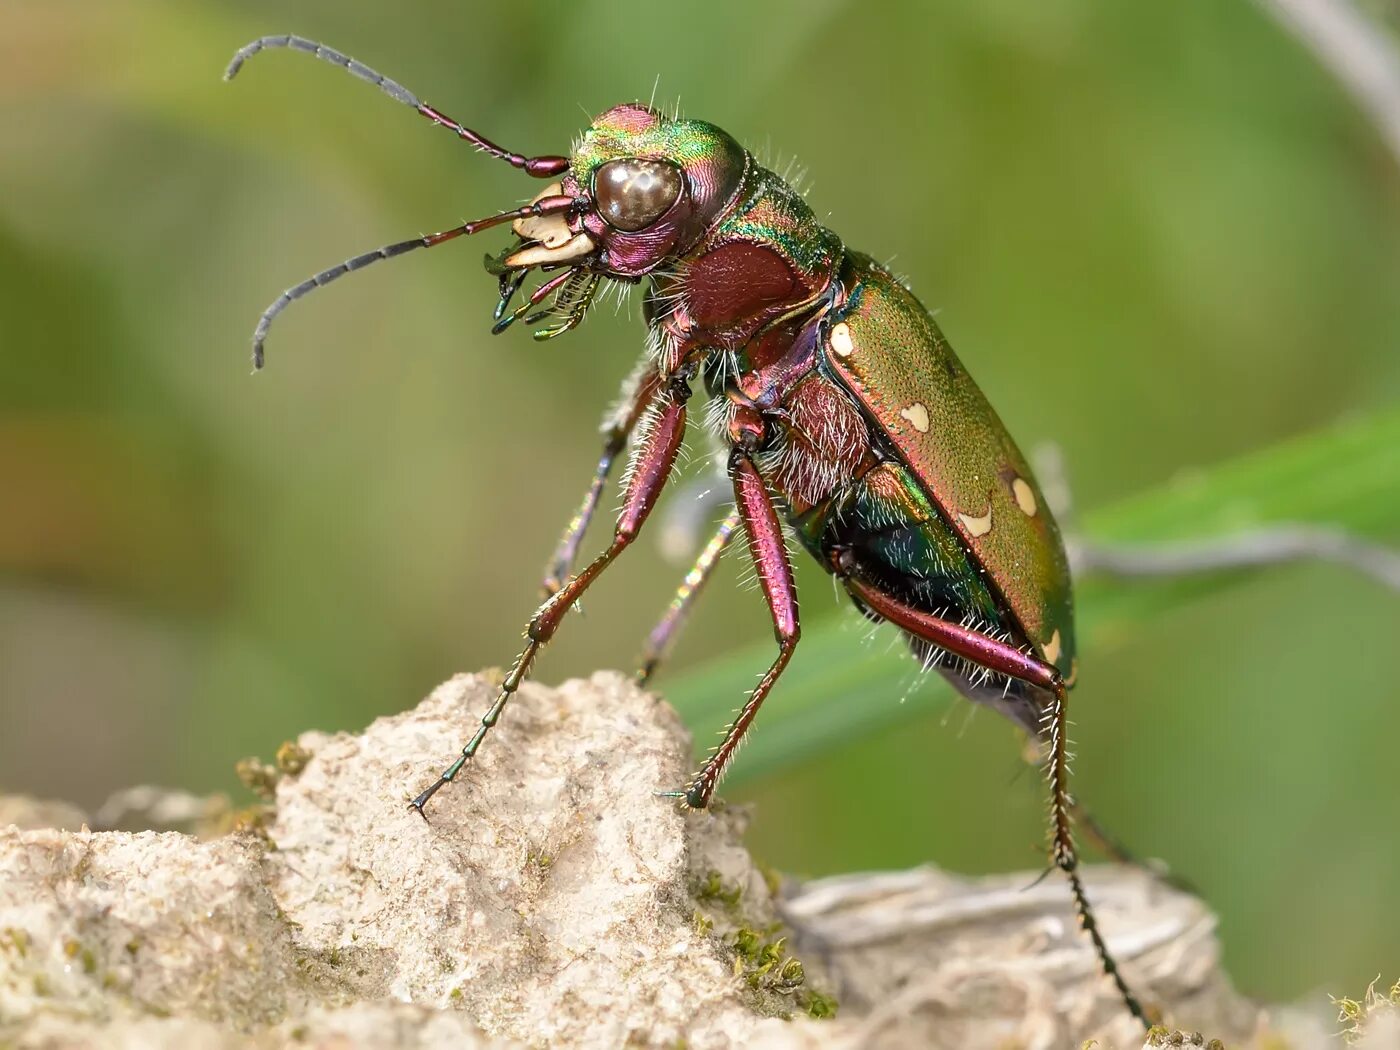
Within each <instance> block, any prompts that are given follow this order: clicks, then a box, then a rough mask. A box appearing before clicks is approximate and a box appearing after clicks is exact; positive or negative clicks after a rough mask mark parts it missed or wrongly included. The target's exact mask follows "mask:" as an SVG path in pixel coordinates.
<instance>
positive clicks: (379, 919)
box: [0, 674, 1315, 1050]
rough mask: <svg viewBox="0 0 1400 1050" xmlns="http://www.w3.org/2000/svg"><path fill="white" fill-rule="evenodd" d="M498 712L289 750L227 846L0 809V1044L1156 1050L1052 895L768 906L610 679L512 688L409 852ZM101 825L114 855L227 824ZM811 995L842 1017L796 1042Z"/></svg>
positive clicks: (1056, 886)
mask: <svg viewBox="0 0 1400 1050" xmlns="http://www.w3.org/2000/svg"><path fill="white" fill-rule="evenodd" d="M492 695H493V683H492V681H491V680H490V679H489V678H487V677H485V676H476V677H460V678H457V679H454V680H453V681H451V682H448V683H446V684H445V685H443V686H442V687H440V688H439V689H438V690H437V691H436V692H434V693H433V695H432V696H430V697H429V698H428V699H427V700H425V701H424V702H423V703H422V704H421V705H420V706H419V707H418V708H417V709H416V710H414V711H411V712H408V713H405V714H403V715H398V716H394V717H391V718H383V719H380V720H378V721H377V722H375V723H374V724H373V725H372V726H370V727H369V728H368V729H367V730H366V731H365V732H364V733H362V734H359V735H354V736H352V735H348V734H339V735H335V736H328V735H325V734H320V733H307V734H304V735H303V736H302V737H301V739H300V740H299V741H298V745H299V748H300V750H296V749H291V750H285V751H284V753H283V755H281V756H279V757H280V758H282V759H283V761H282V763H281V764H282V765H283V767H284V768H285V769H286V770H288V771H289V772H287V773H286V775H282V776H280V778H279V777H278V776H277V775H276V773H275V771H273V770H272V769H271V768H270V767H269V768H267V769H264V770H254V771H253V775H254V777H255V779H260V780H261V782H262V783H263V784H264V786H266V787H267V788H268V790H269V791H270V792H271V791H275V803H274V804H273V805H272V806H270V807H269V809H268V811H267V812H266V813H263V814H262V815H261V817H260V819H257V820H254V821H252V822H251V825H252V826H248V825H249V823H250V822H249V821H248V820H247V819H246V818H245V820H244V821H243V823H244V825H245V826H244V827H243V829H242V830H240V831H235V832H233V833H230V834H226V835H223V836H222V837H210V838H204V839H201V838H196V837H192V836H190V835H187V834H183V833H180V832H177V831H161V832H155V831H144V832H125V831H102V832H94V831H89V830H87V829H86V828H84V827H82V818H81V815H80V814H76V813H75V811H73V810H72V809H71V807H62V806H56V805H53V804H40V803H33V802H28V801H26V800H19V799H11V800H0V820H3V821H4V822H6V823H8V824H9V825H10V826H8V827H3V826H0V1047H4V1048H9V1047H11V1046H13V1047H20V1048H26V1050H28V1048H38V1047H45V1048H47V1047H55V1048H56V1047H86V1046H92V1047H96V1046H102V1047H143V1048H144V1047H157V1048H160V1047H181V1048H186V1047H188V1048H193V1050H202V1048H205V1047H208V1048H219V1050H222V1048H225V1047H229V1048H233V1047H238V1048H244V1047H259V1048H261V1047H283V1046H322V1047H336V1048H338V1050H339V1048H355V1047H365V1048H370V1047H375V1048H378V1047H386V1048H396V1047H403V1048H409V1047H413V1048H417V1047H430V1046H443V1045H451V1046H460V1047H468V1048H471V1047H505V1046H544V1045H549V1046H570V1047H585V1048H591V1047H619V1046H657V1047H673V1046H679V1045H684V1046H687V1047H691V1048H706V1047H715V1048H721V1047H740V1046H753V1047H772V1048H775V1050H784V1048H794V1050H796V1048H804V1047H852V1048H854V1047H906V1046H907V1047H915V1046H917V1047H933V1048H937V1047H957V1048H959V1050H977V1048H979V1047H998V1048H1010V1047H1024V1048H1032V1047H1035V1048H1058V1047H1078V1046H1079V1045H1080V1042H1081V1041H1082V1040H1083V1039H1086V1038H1090V1037H1095V1038H1098V1039H1099V1040H1100V1044H1099V1045H1100V1046H1101V1047H1102V1048H1104V1050H1107V1047H1109V1046H1119V1047H1129V1046H1132V1047H1136V1046H1138V1045H1141V1035H1140V1034H1139V1033H1137V1032H1135V1031H1134V1029H1133V1027H1132V1026H1131V1024H1129V1023H1125V1022H1124V1019H1123V1017H1122V1015H1121V1013H1120V1012H1119V1011H1117V1010H1116V1009H1115V1008H1114V1004H1113V1000H1112V997H1111V995H1110V994H1109V993H1108V991H1107V989H1105V987H1104V982H1103V981H1102V980H1101V979H1099V978H1097V977H1096V976H1095V973H1094V966H1093V958H1092V956H1091V954H1090V953H1089V951H1088V949H1087V947H1086V946H1085V945H1084V943H1083V941H1082V940H1081V939H1080V938H1079V937H1077V936H1076V935H1075V931H1074V927H1073V921H1072V916H1071V914H1070V912H1069V908H1068V900H1067V895H1066V894H1065V893H1064V891H1063V886H1062V885H1061V884H1060V882H1059V880H1058V879H1055V878H1051V879H1048V880H1046V881H1045V882H1043V883H1041V884H1040V885H1039V886H1037V887H1036V888H1035V889H1033V890H1024V889H1023V887H1025V886H1026V884H1027V882H1028V881H1029V879H1028V877H1026V876H1016V877H1012V878H1009V879H994V880H982V881H964V880H957V879H952V878H950V877H948V876H945V875H942V874H940V873H938V872H936V871H933V870H931V869H929V870H920V871H915V872H908V873H898V874H889V875H873V876H850V877H846V878H843V879H837V880H823V881H821V882H818V883H813V884H810V885H808V886H805V887H787V890H786V892H785V894H784V895H783V899H782V900H781V901H775V900H774V898H773V896H772V893H771V890H770V886H769V885H768V882H767V881H766V880H765V879H764V877H763V876H762V875H761V874H760V873H759V872H758V871H757V870H756V869H755V867H754V866H753V864H752V862H751V861H750V859H749V856H748V854H747V852H746V851H745V850H744V848H743V846H742V844H741V841H740V839H741V835H742V832H743V823H744V820H743V814H742V813H741V812H740V811H737V810H734V809H724V808H722V807H721V808H719V809H717V810H716V811H713V812H710V813H684V812H681V811H680V810H679V809H678V808H677V807H676V806H675V805H674V804H672V803H670V802H668V801H666V800H663V799H659V798H657V797H655V795H654V794H653V793H654V792H655V791H656V789H658V788H664V787H673V786H678V785H679V784H681V783H682V782H683V780H684V778H685V775H686V773H687V772H688V771H689V763H690V757H689V740H688V737H687V736H686V734H685V732H684V730H683V729H682V728H681V726H680V724H679V722H678V720H677V718H676V716H675V714H674V712H672V711H671V709H670V708H669V707H667V706H666V705H665V704H664V703H661V702H660V701H657V700H656V699H654V698H652V697H650V696H648V695H646V694H643V693H640V692H638V691H636V690H635V689H634V688H632V687H631V686H630V685H629V684H628V683H627V681H626V680H625V679H623V678H622V677H620V676H618V675H613V674H599V675H597V676H595V677H594V678H593V679H592V680H590V681H577V682H569V683H566V684H565V685H564V686H562V687H560V688H559V689H557V690H550V689H545V688H542V687H537V686H527V688H526V689H525V691H524V692H523V693H522V695H521V696H520V698H519V699H518V700H517V701H516V702H515V703H514V704H513V706H512V707H511V709H510V711H509V713H508V714H507V716H506V718H505V719H503V721H502V723H501V725H500V726H499V727H498V728H497V729H496V730H495V732H494V733H493V736H492V739H491V741H490V743H489V745H488V746H487V747H485V748H484V749H483V750H482V753H481V755H480V758H479V761H478V762H477V763H475V764H474V765H471V766H469V767H468V768H467V770H466V771H465V772H464V773H463V775H462V776H461V777H460V778H459V780H458V782H457V783H456V784H455V785H453V786H452V787H451V788H449V789H447V790H445V791H443V792H442V793H440V794H439V795H438V796H437V798H436V799H435V800H434V804H433V806H432V809H431V813H432V817H433V823H432V825H431V826H428V825H424V824H423V822H422V821H420V820H419V819H418V818H417V816H416V815H414V814H413V813H412V812H411V811H410V810H409V809H408V808H407V802H408V799H409V797H410V794H411V792H412V789H414V788H416V787H418V786H421V785H422V784H423V783H424V782H425V780H426V779H427V778H430V777H431V776H432V775H433V773H434V771H435V770H436V768H437V766H438V764H439V763H440V762H441V761H442V759H443V758H444V757H445V754H446V753H448V752H450V751H451V749H452V747H453V746H454V743H455V742H456V741H458V739H459V738H460V736H461V735H462V732H463V730H464V727H467V726H469V724H470V723H471V722H472V721H473V720H474V719H475V718H476V717H478V716H479V713H480V712H481V711H483V710H484V709H485V708H486V707H487V706H488V704H489V703H490V700H491V698H492ZM118 808H119V809H120V810H121V812H122V815H123V818H124V819H123V820H122V821H121V826H127V827H129V826H132V819H133V818H132V813H133V812H134V811H137V810H147V811H149V812H150V813H152V814H164V815H163V816H161V817H159V819H157V818H155V817H153V818H152V819H153V820H156V822H157V823H159V824H160V826H163V827H164V826H171V825H172V824H178V823H179V822H180V817H181V815H182V814H183V815H184V818H186V819H188V820H189V821H190V822H192V823H195V824H199V825H202V826H205V827H207V826H209V824H210V823H211V822H215V821H216V820H217V819H218V818H219V816H220V810H219V809H218V807H210V806H208V805H205V804H203V803H202V802H200V800H190V799H188V798H187V797H183V796H171V797H170V798H164V797H162V796H160V795H151V794H149V793H147V794H142V793H139V792H136V793H130V794H129V796H128V797H125V798H124V799H123V801H122V803H121V805H120V806H119V807H118ZM224 819H225V821H226V822H227V814H224ZM104 823H109V824H110V823H116V821H115V820H107V819H105V818H104ZM58 828H63V829H66V830H57V829H58ZM1090 891H1091V893H1093V894H1094V895H1095V897H1096V899H1097V900H1098V901H1099V904H1100V907H1101V909H1102V917H1103V920H1104V925H1105V928H1106V929H1107V930H1108V933H1109V937H1110V941H1111V942H1112V943H1113V944H1114V945H1115V946H1116V947H1117V948H1118V950H1119V951H1120V953H1121V955H1122V956H1123V957H1124V959H1125V960H1126V962H1127V966H1128V969H1129V972H1130V973H1131V974H1133V976H1134V977H1135V979H1137V980H1138V981H1139V982H1140V983H1141V985H1142V990H1143V991H1144V992H1146V993H1147V995H1148V996H1149V998H1151V999H1152V1000H1153V1001H1154V1002H1158V1003H1160V1004H1161V1005H1162V1006H1163V1007H1164V1009H1165V1010H1166V1012H1167V1017H1168V1019H1169V1020H1170V1021H1172V1022H1173V1023H1176V1024H1181V1025H1189V1026H1190V1027H1192V1028H1202V1029H1204V1030H1206V1031H1207V1034H1208V1035H1211V1036H1220V1037H1224V1038H1226V1039H1227V1040H1228V1041H1230V1045H1232V1046H1234V1045H1247V1043H1248V1042H1252V1041H1253V1036H1254V1035H1256V1034H1257V1033H1258V1032H1259V1031H1260V1030H1262V1029H1261V1025H1262V1024H1263V1023H1264V1022H1262V1021H1261V1015H1260V1013H1259V1011H1257V1010H1256V1009H1255V1008H1253V1007H1251V1006H1250V1005H1248V1004H1246V1003H1244V1002H1242V1001H1241V1000H1239V999H1238V998H1236V997H1235V996H1234V995H1233V994H1232V993H1231V992H1230V990H1229V987H1228V984H1227V982H1225V980H1224V979H1223V978H1222V977H1221V976H1220V975H1219V973H1218V971H1217V969H1216V952H1215V945H1214V941H1213V936H1212V931H1213V922H1212V920H1211V917H1210V915H1209V914H1208V913H1207V912H1206V911H1205V910H1204V908H1202V907H1201V906H1200V905H1199V904H1198V903H1197V902H1195V901H1194V900H1192V899H1190V898H1188V897H1184V896H1182V895H1180V894H1177V893H1174V892H1172V891H1169V890H1167V889H1165V888H1164V887H1161V886H1160V885H1158V884H1155V883H1154V882H1152V881H1151V880H1148V879H1144V878H1142V877H1140V876H1137V875H1135V874H1132V873H1128V872H1121V871H1112V870H1105V871H1101V872H1097V873H1094V875H1093V877H1092V878H1091V881H1090ZM779 913H781V915H782V917H783V918H784V919H785V920H786V923H787V928H781V927H780V926H779V924H778V922H777V916H778V914H779ZM789 933H790V935H791V939H790V940H787V941H784V940H783V938H784V937H785V936H789ZM792 951H796V952H797V954H799V955H800V956H801V958H802V963H803V964H804V965H801V966H799V965H798V964H797V963H796V961H795V960H794V959H793V958H792V957H791V955H790V954H789V953H790V952H792ZM818 989H824V990H827V991H832V992H834V993H835V994H836V996H837V998H838V999H839V1000H841V1002H842V1008H841V1013H840V1016H839V1017H838V1018H837V1019H835V1020H829V1019H828V1020H814V1019H812V1018H810V1017H809V1016H808V1015H809V1014H812V1013H816V1014H819V1013H822V1012H823V1008H824V1007H825V1006H826V1005H827V1003H828V1000H827V999H826V998H824V997H823V996H822V995H821V994H820V992H819V991H818ZM1291 1045H1294V1046H1297V1047H1300V1048H1302V1047H1307V1046H1311V1045H1315V1043H1314V1042H1313V1041H1312V1040H1309V1041H1306V1042H1302V1041H1299V1042H1295V1043H1293V1044H1291Z"/></svg>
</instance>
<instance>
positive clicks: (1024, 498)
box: [1011, 478, 1036, 518]
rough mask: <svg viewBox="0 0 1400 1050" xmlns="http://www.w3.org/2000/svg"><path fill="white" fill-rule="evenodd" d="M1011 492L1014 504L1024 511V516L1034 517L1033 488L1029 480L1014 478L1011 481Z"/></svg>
mask: <svg viewBox="0 0 1400 1050" xmlns="http://www.w3.org/2000/svg"><path fill="white" fill-rule="evenodd" d="M1011 494H1012V495H1013V496H1015V497H1016V506H1018V507H1020V508H1021V509H1022V510H1023V511H1025V512H1026V517H1028V518H1033V517H1035V512H1036V503H1035V490H1034V489H1032V488H1031V486H1030V482H1028V481H1026V479H1025V478H1016V479H1014V480H1013V481H1012V482H1011Z"/></svg>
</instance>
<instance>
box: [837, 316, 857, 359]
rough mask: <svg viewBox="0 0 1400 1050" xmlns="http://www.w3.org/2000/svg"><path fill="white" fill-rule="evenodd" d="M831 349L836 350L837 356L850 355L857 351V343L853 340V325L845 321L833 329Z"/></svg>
mask: <svg viewBox="0 0 1400 1050" xmlns="http://www.w3.org/2000/svg"><path fill="white" fill-rule="evenodd" d="M831 349H833V350H835V351H836V356H837V357H850V356H851V354H853V353H854V352H855V349H856V347H855V344H854V343H853V342H851V326H850V325H848V324H847V323H846V322H845V321H842V322H841V323H840V324H838V325H836V326H835V327H833V328H832V329H831Z"/></svg>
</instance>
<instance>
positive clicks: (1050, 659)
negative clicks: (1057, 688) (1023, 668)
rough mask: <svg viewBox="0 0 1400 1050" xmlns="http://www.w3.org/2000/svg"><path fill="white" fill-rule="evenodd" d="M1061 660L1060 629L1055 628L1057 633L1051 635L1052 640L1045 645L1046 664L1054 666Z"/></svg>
mask: <svg viewBox="0 0 1400 1050" xmlns="http://www.w3.org/2000/svg"><path fill="white" fill-rule="evenodd" d="M1059 658H1060V629H1059V628H1058V627H1056V628H1055V632H1054V633H1053V634H1052V635H1050V640H1049V641H1048V642H1046V643H1045V662H1046V663H1048V664H1053V663H1054V662H1055V661H1056V660H1058V659H1059Z"/></svg>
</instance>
